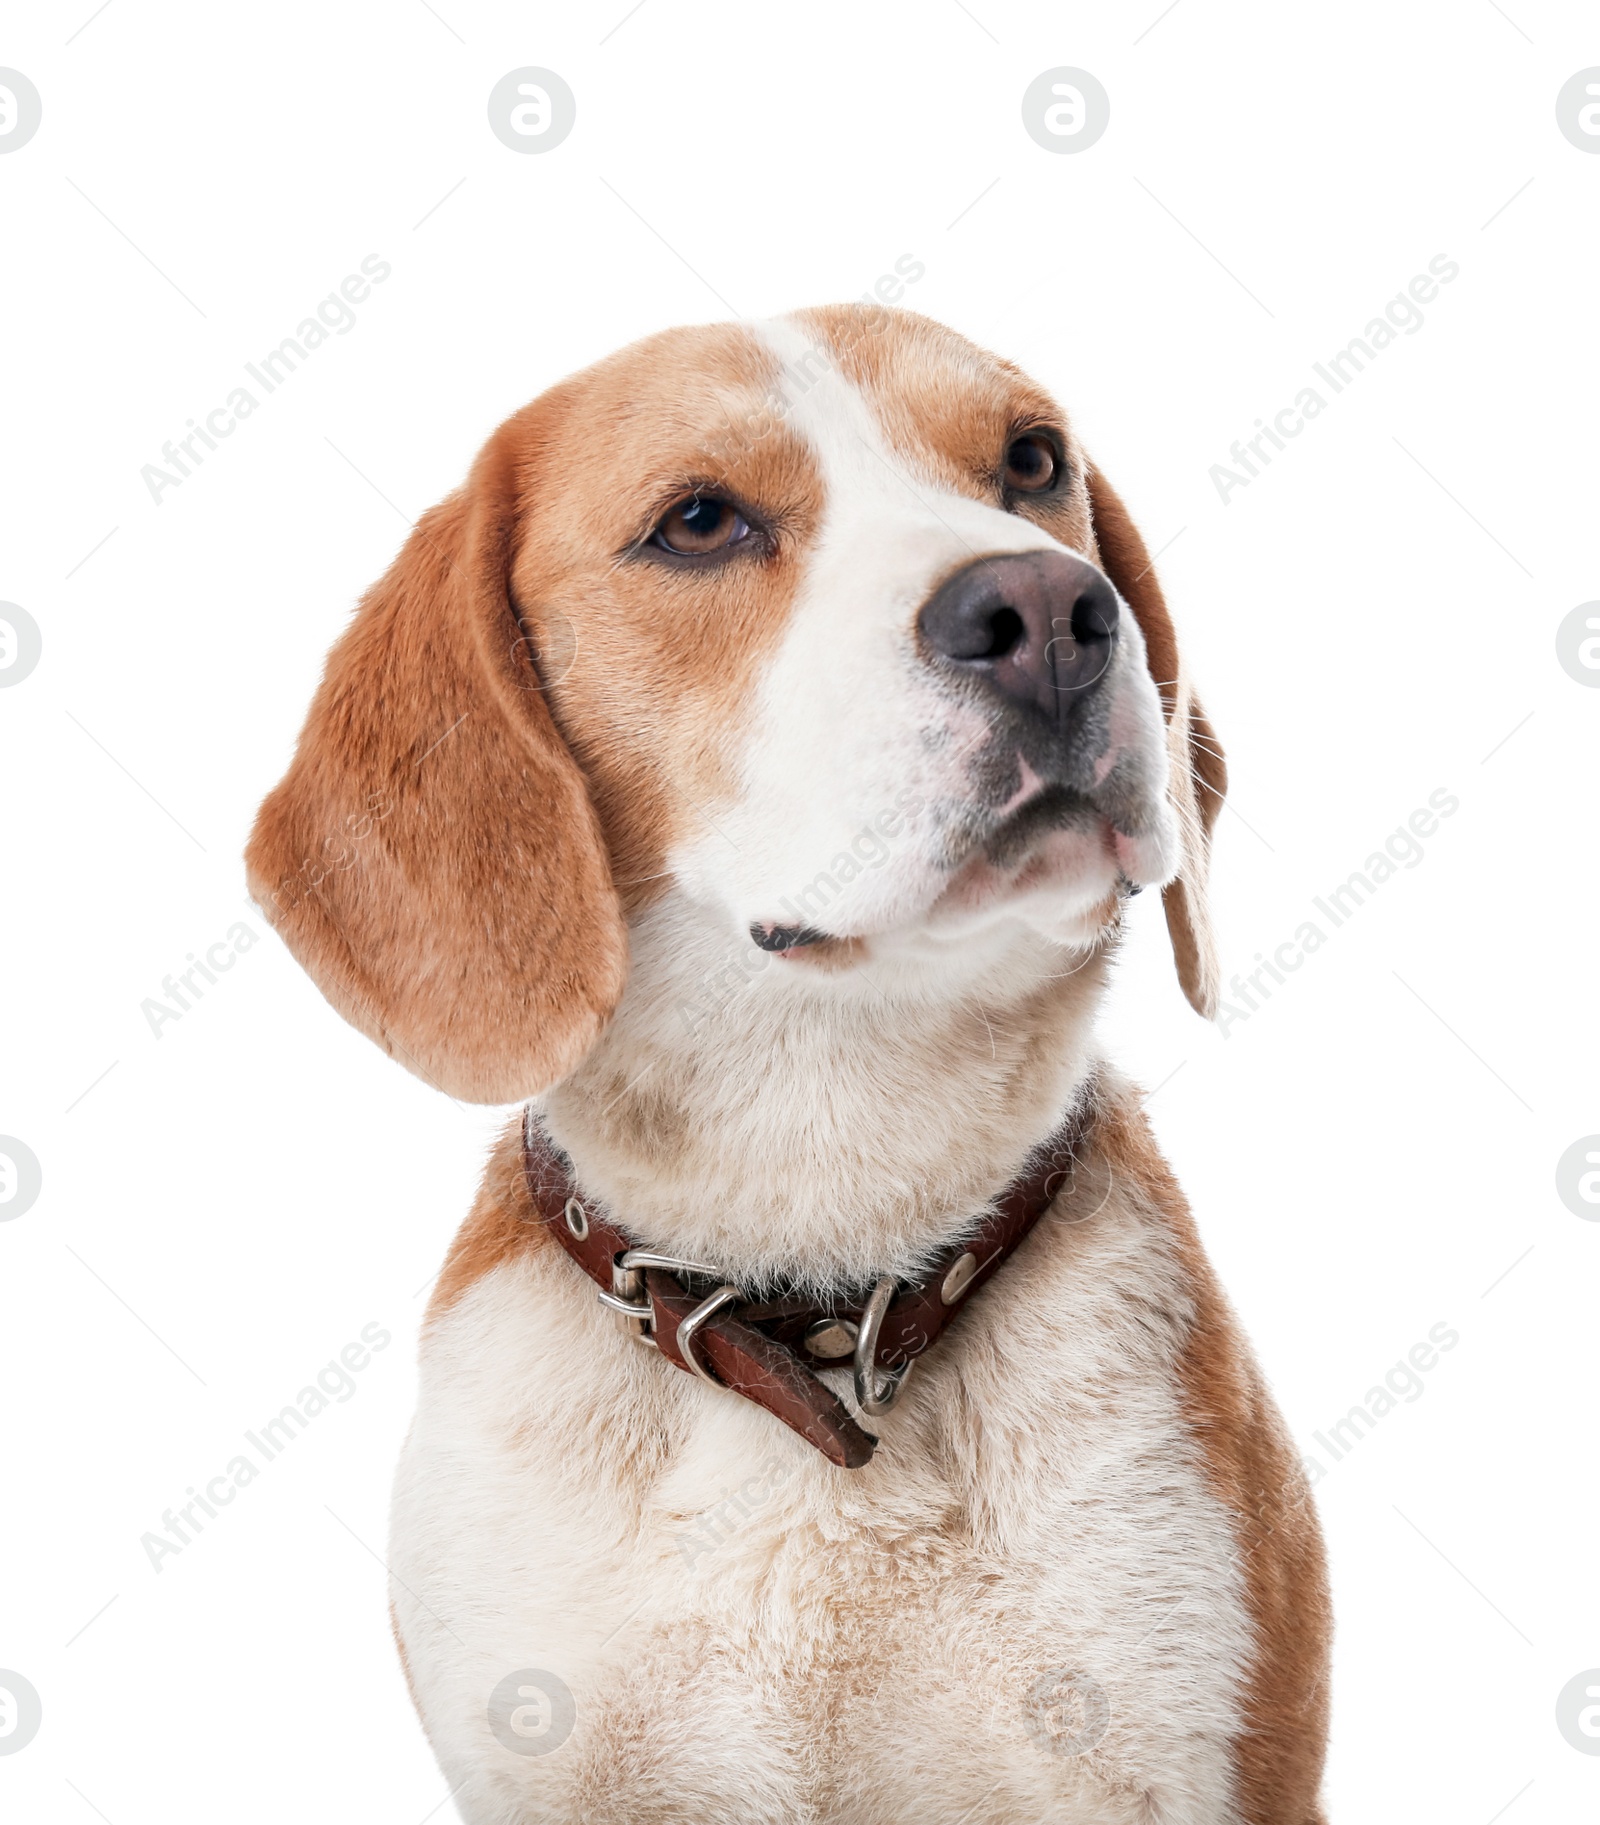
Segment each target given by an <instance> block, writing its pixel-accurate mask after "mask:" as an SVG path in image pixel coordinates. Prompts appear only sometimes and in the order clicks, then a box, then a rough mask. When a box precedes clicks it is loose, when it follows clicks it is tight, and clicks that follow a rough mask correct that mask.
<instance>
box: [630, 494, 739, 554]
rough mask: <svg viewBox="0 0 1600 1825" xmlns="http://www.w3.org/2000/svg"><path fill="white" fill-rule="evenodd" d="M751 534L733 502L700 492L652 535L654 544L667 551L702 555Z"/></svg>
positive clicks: (663, 521)
mask: <svg viewBox="0 0 1600 1825" xmlns="http://www.w3.org/2000/svg"><path fill="white" fill-rule="evenodd" d="M749 536H750V528H749V526H748V525H747V524H746V523H745V518H744V515H743V514H742V513H740V511H739V509H738V508H737V507H735V506H734V504H733V503H732V501H725V500H722V499H720V498H719V497H718V496H717V495H714V494H697V495H695V496H694V497H693V498H692V499H690V500H687V501H680V502H679V503H678V505H677V506H676V507H674V508H673V509H672V511H671V512H670V513H669V514H668V515H667V516H666V517H665V519H663V520H662V522H661V524H660V525H659V526H658V527H657V528H656V529H655V531H654V533H652V534H651V543H652V544H655V545H660V546H662V547H664V548H665V549H666V550H667V551H677V552H683V553H685V554H687V555H690V556H699V555H701V554H703V553H705V552H708V551H723V550H726V549H727V547H728V546H730V545H737V544H738V543H739V542H740V541H741V540H742V539H747V538H749Z"/></svg>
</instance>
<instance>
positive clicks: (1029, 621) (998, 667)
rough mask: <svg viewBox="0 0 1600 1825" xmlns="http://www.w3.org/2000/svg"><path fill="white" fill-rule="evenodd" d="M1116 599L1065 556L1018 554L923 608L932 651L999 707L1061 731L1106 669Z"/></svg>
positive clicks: (952, 580)
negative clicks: (1027, 713) (978, 682)
mask: <svg viewBox="0 0 1600 1825" xmlns="http://www.w3.org/2000/svg"><path fill="white" fill-rule="evenodd" d="M1117 618H1118V610H1117V592H1116V591H1115V590H1114V589H1113V588H1112V587H1111V584H1110V583H1109V582H1108V581H1107V580H1106V578H1105V577H1103V576H1102V575H1101V574H1100V572H1099V571H1098V570H1096V569H1095V567H1094V565H1092V564H1090V563H1089V562H1087V561H1086V560H1085V559H1083V558H1075V557H1073V556H1072V554H1071V553H1070V552H1066V551H1024V552H1016V553H1012V554H1010V555H1008V556H1005V557H995V558H979V559H977V560H976V561H975V562H974V563H971V564H967V565H964V566H963V567H962V568H961V569H960V570H958V571H956V572H955V574H954V575H953V576H949V577H946V578H945V580H944V582H943V583H941V584H940V585H939V587H938V588H937V589H936V590H935V591H934V593H933V594H932V595H931V596H930V597H929V598H928V600H927V602H926V603H924V604H923V608H922V612H921V614H920V615H919V616H918V617H917V625H918V627H919V628H920V630H921V633H922V637H923V640H924V641H925V642H926V643H927V645H928V647H929V649H930V650H931V651H932V652H933V653H935V654H936V655H937V656H938V657H939V658H940V659H941V660H944V661H946V662H948V663H949V664H951V665H954V666H957V667H959V668H960V669H961V671H962V672H964V673H968V674H970V675H972V676H973V677H976V678H981V679H983V680H984V681H985V683H987V684H988V685H989V687H990V688H991V689H992V690H994V691H995V692H996V693H997V694H998V695H999V696H1000V697H1002V698H1004V699H1005V700H1006V701H1007V702H1009V703H1013V704H1016V705H1018V706H1019V707H1021V708H1023V709H1031V710H1035V711H1038V712H1042V714H1043V715H1044V716H1045V717H1046V718H1047V719H1048V720H1049V721H1050V722H1051V723H1052V724H1055V725H1057V726H1059V725H1062V724H1064V723H1065V722H1066V720H1067V718H1068V717H1069V716H1070V715H1071V713H1072V708H1073V705H1074V703H1075V702H1077V701H1079V700H1081V698H1082V697H1083V695H1084V693H1085V692H1088V691H1092V690H1093V689H1094V687H1095V686H1096V685H1097V684H1098V683H1099V682H1100V680H1101V678H1103V677H1104V676H1105V673H1106V670H1107V668H1108V667H1109V666H1110V663H1111V653H1112V649H1113V647H1114V645H1115V643H1116V633H1117Z"/></svg>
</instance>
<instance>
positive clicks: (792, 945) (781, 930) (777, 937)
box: [750, 919, 831, 957]
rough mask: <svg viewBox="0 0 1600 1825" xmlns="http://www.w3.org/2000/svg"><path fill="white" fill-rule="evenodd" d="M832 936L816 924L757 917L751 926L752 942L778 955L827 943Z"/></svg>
mask: <svg viewBox="0 0 1600 1825" xmlns="http://www.w3.org/2000/svg"><path fill="white" fill-rule="evenodd" d="M830 937H831V934H830V933H828V932H825V931H819V930H818V929H817V928H816V926H814V925H779V924H778V923H777V922H776V921H774V920H768V919H756V920H754V921H752V923H751V926H750V941H751V943H752V944H754V945H755V946H756V948H757V949H758V950H764V951H770V952H771V953H772V954H773V955H774V956H777V957H786V956H788V955H789V954H790V953H791V952H792V951H800V950H806V949H808V948H809V947H810V946H811V945H813V944H826V943H827V942H828V941H829V938H830Z"/></svg>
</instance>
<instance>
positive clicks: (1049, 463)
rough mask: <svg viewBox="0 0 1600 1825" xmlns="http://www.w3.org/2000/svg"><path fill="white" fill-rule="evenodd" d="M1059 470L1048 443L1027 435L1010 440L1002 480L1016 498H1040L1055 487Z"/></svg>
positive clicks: (1040, 438) (1037, 437) (1054, 455)
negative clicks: (1033, 496) (1024, 496)
mask: <svg viewBox="0 0 1600 1825" xmlns="http://www.w3.org/2000/svg"><path fill="white" fill-rule="evenodd" d="M1059 467H1060V465H1059V463H1058V462H1057V460H1056V453H1055V449H1054V447H1053V446H1052V445H1051V443H1050V440H1049V439H1048V438H1046V437H1039V436H1037V435H1035V434H1034V433H1032V432H1030V433H1029V434H1028V435H1027V436H1025V437H1016V438H1013V439H1012V440H1011V445H1010V447H1009V449H1007V451H1006V466H1005V474H1004V476H1003V478H1002V479H1003V480H1004V482H1005V485H1006V486H1007V487H1008V488H1013V489H1015V490H1016V492H1017V493H1018V494H1043V493H1044V491H1045V489H1046V488H1049V487H1051V486H1052V485H1053V484H1054V482H1055V479H1056V472H1057V470H1058V468H1059Z"/></svg>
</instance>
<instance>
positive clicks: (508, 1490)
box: [392, 1183, 1250, 1825]
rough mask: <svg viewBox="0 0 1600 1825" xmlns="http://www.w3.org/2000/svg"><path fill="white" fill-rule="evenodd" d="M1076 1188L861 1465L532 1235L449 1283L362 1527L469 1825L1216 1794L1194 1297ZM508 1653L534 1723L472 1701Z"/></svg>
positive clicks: (896, 1824) (1136, 1219)
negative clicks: (379, 1557)
mask: <svg viewBox="0 0 1600 1825" xmlns="http://www.w3.org/2000/svg"><path fill="white" fill-rule="evenodd" d="M1089 1189H1090V1192H1092V1196H1090V1195H1086V1196H1085V1198H1084V1199H1083V1200H1082V1202H1083V1203H1093V1204H1100V1208H1099V1209H1098V1210H1097V1211H1095V1212H1094V1214H1093V1215H1092V1216H1090V1217H1089V1218H1088V1220H1086V1221H1083V1222H1072V1221H1069V1220H1068V1219H1069V1218H1074V1217H1077V1216H1080V1215H1082V1210H1081V1209H1080V1207H1079V1204H1078V1203H1068V1204H1067V1206H1066V1207H1065V1208H1064V1209H1063V1208H1060V1207H1058V1210H1057V1211H1056V1212H1053V1213H1052V1214H1051V1216H1049V1217H1047V1218H1046V1219H1045V1220H1044V1222H1043V1224H1042V1225H1041V1228H1040V1230H1039V1231H1038V1232H1036V1234H1035V1236H1034V1237H1033V1238H1031V1239H1030V1241H1029V1242H1028V1243H1026V1244H1025V1245H1024V1247H1023V1248H1022V1250H1020V1251H1019V1253H1018V1255H1017V1256H1016V1258H1015V1259H1014V1260H1013V1261H1012V1262H1011V1263H1009V1264H1008V1265H1007V1267H1006V1269H1005V1272H1004V1273H1003V1274H1002V1275H1001V1276H1000V1277H999V1278H998V1279H997V1280H996V1281H995V1282H993V1283H992V1285H991V1286H990V1287H989V1288H987V1289H986V1290H985V1292H984V1294H983V1295H982V1297H981V1298H980V1299H978V1300H977V1301H975V1303H974V1305H973V1307H972V1309H971V1310H970V1311H969V1312H968V1313H966V1314H965V1315H964V1317H963V1318H962V1320H961V1321H960V1323H959V1324H958V1325H957V1326H956V1327H955V1328H954V1329H953V1330H952V1331H950V1332H948V1333H947V1334H946V1336H945V1338H944V1339H943V1340H942V1341H941V1343H940V1344H939V1346H938V1348H937V1349H936V1350H935V1351H934V1352H932V1353H931V1354H930V1355H929V1356H928V1357H927V1358H926V1359H924V1361H923V1362H922V1363H921V1364H919V1365H918V1369H917V1371H916V1373H915V1374H914V1375H913V1376H912V1378H911V1380H910V1382H909V1383H908V1384H907V1389H906V1393H905V1394H904V1396H903V1397H902V1399H901V1401H900V1403H899V1405H898V1406H897V1408H896V1410H895V1411H894V1413H893V1414H891V1415H890V1416H889V1417H888V1418H887V1419H886V1420H884V1421H882V1422H880V1425H881V1429H882V1434H883V1443H882V1444H881V1445H880V1447H879V1450H878V1454H877V1456H876V1457H875V1459H874V1461H873V1462H872V1464H871V1465H869V1466H868V1467H867V1468H866V1469H864V1470H860V1471H855V1472H844V1471H838V1470H835V1469H834V1468H833V1467H832V1466H831V1465H829V1464H828V1463H826V1462H825V1460H823V1459H822V1457H821V1456H820V1455H819V1454H818V1453H817V1452H816V1451H814V1450H813V1449H812V1448H811V1447H810V1446H809V1445H807V1444H805V1443H804V1442H803V1441H801V1440H799V1439H798V1438H796V1437H795V1436H794V1435H793V1434H791V1433H789V1432H788V1431H787V1430H786V1429H785V1428H784V1427H783V1426H781V1425H780V1424H779V1423H778V1422H777V1421H776V1420H774V1419H772V1418H771V1417H770V1416H769V1415H768V1414H766V1413H765V1412H763V1411H762V1410H760V1409H759V1408H756V1407H754V1406H753V1405H751V1404H749V1403H747V1402H743V1401H741V1400H739V1399H738V1398H737V1397H736V1396H733V1395H730V1394H726V1393H723V1392H720V1391H718V1390H714V1389H709V1388H706V1387H704V1386H702V1385H701V1384H699V1383H697V1382H695V1381H694V1380H692V1379H691V1378H690V1377H688V1376H686V1375H683V1374H681V1373H680V1372H678V1371H676V1370H674V1369H672V1368H670V1367H669V1366H668V1365H667V1364H665V1363H663V1362H661V1361H660V1360H659V1359H658V1358H656V1357H655V1356H654V1354H653V1353H652V1352H650V1351H648V1350H646V1349H643V1348H641V1347H640V1346H638V1345H636V1344H632V1343H630V1342H628V1341H627V1340H626V1339H625V1338H623V1337H622V1336H621V1334H620V1332H619V1331H618V1329H617V1328H616V1327H615V1321H614V1320H612V1319H610V1318H609V1317H607V1316H605V1315H604V1314H603V1313H602V1311H601V1308H600V1307H599V1306H598V1305H597V1303H596V1302H595V1301H594V1299H593V1296H592V1291H591V1289H590V1287H589V1284H588V1282H587V1281H586V1280H584V1279H583V1278H582V1276H580V1275H579V1274H577V1273H576V1271H575V1270H574V1269H573V1267H572V1265H571V1263H570V1262H568V1261H567V1260H566V1258H565V1256H563V1255H560V1254H559V1253H558V1251H556V1250H554V1249H546V1250H545V1251H543V1253H542V1254H540V1255H538V1256H536V1257H533V1258H525V1259H524V1260H522V1261H519V1262H517V1263H515V1264H513V1265H510V1266H507V1267H502V1268H500V1269H498V1270H496V1271H495V1272H494V1273H493V1274H491V1275H490V1276H488V1277H487V1278H486V1279H484V1280H483V1281H481V1282H480V1283H479V1284H478V1285H477V1286H475V1287H474V1288H473V1289H472V1290H471V1291H470V1292H468V1293H467V1294H466V1295H465V1296H464V1297H463V1298H462V1299H461V1300H460V1302H459V1303H458V1304H457V1305H456V1306H455V1307H454V1308H453V1309H452V1310H451V1311H450V1312H449V1313H447V1315H446V1316H445V1317H444V1319H443V1321H442V1322H441V1323H440V1324H439V1325H438V1326H437V1327H436V1328H435V1330H434V1331H433V1332H432V1333H431V1335H430V1336H429V1337H428V1338H427V1340H426V1342H425V1346H424V1354H423V1390H424V1391H423V1397H422V1404H421V1407H420V1409H419V1411H418V1414H417V1419H416V1424H415V1427H414V1429H413V1432H412V1435H411V1438H410V1440H409V1442H408V1445H407V1448H406V1453H405V1458H404V1460H403V1462H402V1465H401V1469H400V1474H399V1479H398V1484H397V1488H396V1493H395V1508H394V1538H393V1545H392V1553H393V1570H394V1577H395V1584H394V1598H395V1607H396V1614H397V1617H398V1619H399V1628H400V1632H401V1635H402V1638H403V1640H404V1643H405V1648H406V1653H407V1658H408V1662H409V1666H410V1669H411V1676H412V1679H413V1682H414V1685H415V1689H416V1693H417V1699H418V1704H419V1706H420V1709H421V1712H422V1716H423V1719H424V1722H425V1724H426V1726H427V1729H428V1732H429V1736H430V1738H431V1740H432V1742H433V1744H434V1747H435V1749H436V1751H437V1753H438V1755H439V1759H440V1762H441V1765H442V1766H443V1768H444V1770H445V1773H446V1775H447V1777H448V1778H449V1779H450V1781H451V1782H452V1783H453V1784H454V1783H457V1782H459V1783H460V1785H459V1787H458V1790H457V1792H456V1805H457V1806H458V1808H459V1809H460V1811H461V1815H462V1817H463V1818H464V1819H466V1820H467V1821H469V1825H491V1822H492V1825H512V1822H513V1821H515V1822H516V1825H532V1822H533V1821H535V1820H538V1821H546V1820H573V1821H578V1820H581V1821H583V1825H604V1822H607V1821H612V1820H615V1821H617V1825H622V1822H623V1821H627V1825H655V1822H656V1821H660V1822H661V1825H667V1821H673V1822H674V1825H676V1822H679V1821H682V1820H685V1819H705V1820H719V1821H721V1820H728V1821H734V1820H738V1821H741V1822H743V1825H767V1822H770V1825H795V1822H796V1821H813V1820H815V1821H819V1822H820V1821H822V1820H828V1821H833V1822H835V1825H961V1822H963V1821H968V1822H970V1821H972V1820H976V1819H982V1820H985V1821H1018V1822H1021V1821H1025V1820H1026V1821H1044V1820H1047V1819H1048V1820H1052V1821H1063V1822H1067V1821H1081V1822H1085V1825H1086V1822H1087V1821H1091V1820H1092V1821H1095V1822H1096V1825H1107V1822H1109V1821H1124V1820H1125V1821H1128V1822H1129V1825H1132V1822H1133V1821H1141V1822H1144V1825H1149V1822H1152V1821H1161V1822H1162V1825H1202V1822H1203V1825H1226V1822H1227V1821H1230V1820H1232V1819H1234V1818H1235V1816H1236V1815H1235V1813H1234V1810H1233V1802H1232V1798H1231V1794H1230V1779H1231V1776H1230V1762H1229V1743H1230V1739H1231V1737H1232V1735H1233V1733H1234V1732H1235V1731H1236V1730H1237V1728H1238V1725H1239V1714H1238V1699H1237V1694H1238V1689H1239V1683H1240V1678H1241V1674H1242V1670H1243V1667H1244V1664H1245V1661H1246V1659H1247V1656H1248V1653H1249V1646H1250V1642H1249V1630H1248V1625H1247V1622H1246V1619H1245V1616H1244V1613H1243V1609H1242V1606H1241V1595H1240V1588H1239V1575H1238V1573H1237V1571H1236V1570H1235V1568H1234V1565H1233V1552H1234V1541H1233V1538H1232V1535H1231V1532H1230V1528H1229V1523H1228V1518H1227V1516H1226V1515H1225V1513H1224V1512H1223V1511H1222V1510H1221V1509H1220V1507H1219V1505H1218V1504H1217V1502H1216V1500H1215V1498H1214V1497H1212V1496H1211V1494H1210V1493H1209V1491H1208V1489H1207V1485H1206V1481H1205V1476H1204V1473H1203V1471H1202V1469H1201V1467H1200V1466H1199V1465H1198V1463H1197V1462H1196V1454H1195V1448H1194V1445H1193V1443H1192V1441H1191V1439H1190V1436H1189V1434H1188V1432H1187V1430H1186V1428H1185V1425H1184V1422H1183V1419H1182V1416H1181V1413H1180V1410H1179V1404H1178V1395H1177V1391H1176V1377H1175V1373H1174V1359H1175V1355H1176V1352H1177V1349H1178V1346H1179V1341H1180V1335H1181V1331H1182V1327H1183V1325H1184V1323H1185V1321H1186V1319H1187V1316H1188V1305H1187V1296H1186V1292H1185V1288H1184V1284H1183V1280H1182V1277H1181V1273H1180V1270H1179V1269H1178V1267H1177V1264H1176V1262H1175V1261H1174V1259H1173V1258H1172V1256H1171V1253H1170V1249H1169V1246H1168V1244H1167V1241H1166V1238H1165V1236H1164V1234H1163V1232H1162V1231H1161V1229H1160V1226H1159V1224H1158V1223H1156V1222H1155V1221H1154V1220H1152V1219H1151V1218H1150V1217H1149V1216H1148V1215H1146V1214H1144V1213H1142V1212H1141V1211H1140V1210H1139V1208H1138V1207H1137V1206H1136V1204H1135V1203H1134V1202H1133V1201H1132V1200H1130V1199H1129V1198H1128V1197H1127V1196H1126V1195H1125V1194H1124V1193H1123V1192H1122V1191H1120V1190H1117V1189H1113V1191H1112V1193H1111V1195H1110V1196H1109V1198H1106V1201H1105V1202H1104V1203H1100V1200H1101V1199H1102V1198H1104V1197H1105V1191H1104V1186H1103V1183H1102V1185H1101V1188H1100V1189H1099V1190H1098V1191H1094V1190H1093V1188H1092V1187H1090V1188H1089ZM523 1668H538V1669H541V1670H542V1671H544V1672H548V1673H552V1674H554V1675H556V1677H557V1678H559V1679H560V1680H561V1681H562V1682H563V1683H564V1684H565V1685H566V1686H567V1687H568V1688H570V1690H571V1692H572V1694H573V1697H574V1701H575V1705H576V1721H575V1725H574V1728H573V1730H572V1734H571V1737H570V1739H569V1740H568V1741H566V1742H565V1743H564V1744H562V1745H561V1746H560V1747H559V1748H557V1749H555V1750H554V1751H552V1752H551V1753H550V1754H548V1755H544V1756H534V1757H525V1756H520V1755H517V1754H513V1753H511V1752H510V1751H508V1750H507V1749H505V1748H503V1747H502V1746H501V1744H500V1743H499V1742H498V1741H497V1740H496V1739H495V1738H494V1736H493V1735H492V1734H491V1733H490V1731H489V1728H488V1725H487V1722H486V1706H487V1703H488V1698H489V1694H490V1692H491V1691H492V1690H493V1689H494V1687H495V1686H496V1685H497V1684H498V1683H499V1682H500V1680H501V1679H502V1678H504V1677H505V1675H507V1674H508V1673H511V1672H513V1671H516V1670H519V1669H523ZM1064 1673H1071V1674H1073V1675H1076V1676H1077V1684H1078V1686H1079V1688H1080V1690H1083V1691H1088V1690H1089V1689H1090V1688H1091V1687H1092V1688H1094V1689H1096V1690H1098V1691H1099V1692H1100V1693H1101V1694H1103V1697H1104V1701H1105V1707H1106V1712H1105V1721H1104V1730H1103V1735H1101V1736H1100V1737H1099V1740H1097V1741H1095V1742H1093V1743H1090V1744H1088V1745H1087V1746H1086V1748H1085V1750H1084V1752H1083V1753H1072V1752H1071V1751H1072V1749H1073V1748H1074V1747H1075V1744H1074V1743H1073V1740H1072V1738H1071V1735H1070V1730H1071V1729H1073V1728H1076V1727H1079V1726H1080V1725H1082V1724H1083V1723H1084V1721H1085V1719H1084V1717H1083V1716H1082V1714H1077V1715H1067V1716H1065V1717H1063V1716H1055V1717H1052V1715H1051V1713H1050V1710H1049V1693H1050V1691H1051V1688H1052V1681H1053V1680H1057V1679H1059V1677H1060V1676H1061V1675H1062V1674H1064ZM1087 1722H1088V1724H1089V1725H1090V1733H1091V1734H1092V1733H1093V1726H1094V1713H1093V1710H1092V1708H1091V1711H1090V1713H1089V1715H1088V1718H1087ZM1063 1743H1064V1744H1065V1750H1066V1752H1062V1751H1061V1750H1060V1748H1059V1747H1058V1745H1061V1744H1063Z"/></svg>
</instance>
